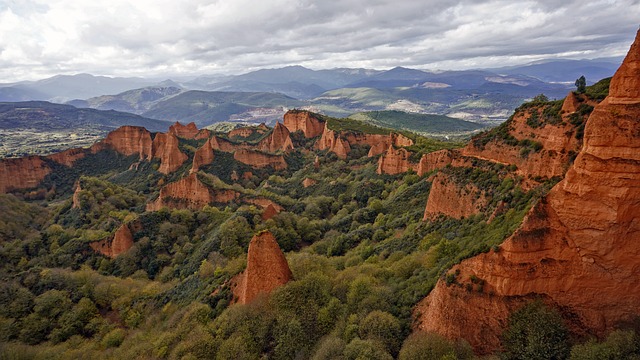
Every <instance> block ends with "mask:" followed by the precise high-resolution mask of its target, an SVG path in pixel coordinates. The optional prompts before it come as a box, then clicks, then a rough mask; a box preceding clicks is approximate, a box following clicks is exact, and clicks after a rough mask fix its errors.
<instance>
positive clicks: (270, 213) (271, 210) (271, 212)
mask: <svg viewBox="0 0 640 360" xmlns="http://www.w3.org/2000/svg"><path fill="white" fill-rule="evenodd" d="M278 213H280V211H278V209H276V208H275V207H273V205H271V204H269V205H268V206H267V207H266V208H264V211H263V212H262V216H261V218H262V221H267V220H269V219H271V218H272V217H274V216H276V215H278Z"/></svg>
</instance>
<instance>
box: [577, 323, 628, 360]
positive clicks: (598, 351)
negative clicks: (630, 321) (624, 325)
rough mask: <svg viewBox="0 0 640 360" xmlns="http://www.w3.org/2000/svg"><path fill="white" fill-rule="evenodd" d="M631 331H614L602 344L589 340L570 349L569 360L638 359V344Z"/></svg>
mask: <svg viewBox="0 0 640 360" xmlns="http://www.w3.org/2000/svg"><path fill="white" fill-rule="evenodd" d="M639 340H640V339H638V336H637V335H636V333H635V332H634V331H632V330H628V331H623V330H616V331H614V332H612V333H611V334H609V336H607V340H606V341H604V342H601V343H599V342H597V341H595V340H590V341H588V342H587V343H585V344H580V345H576V346H574V347H573V349H571V357H570V359H571V360H614V359H615V360H626V359H629V360H631V359H638V358H640V343H639Z"/></svg>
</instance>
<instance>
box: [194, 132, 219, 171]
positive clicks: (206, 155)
mask: <svg viewBox="0 0 640 360" xmlns="http://www.w3.org/2000/svg"><path fill="white" fill-rule="evenodd" d="M213 158H214V154H213V147H212V146H211V139H208V140H207V141H206V142H205V143H204V144H203V145H202V146H201V147H200V148H198V150H196V153H195V154H194V155H193V164H192V165H191V170H190V171H189V172H190V173H194V172H197V171H198V170H199V169H200V167H201V166H204V165H209V164H211V163H213Z"/></svg>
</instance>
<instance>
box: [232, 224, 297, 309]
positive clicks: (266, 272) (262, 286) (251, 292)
mask: <svg viewBox="0 0 640 360" xmlns="http://www.w3.org/2000/svg"><path fill="white" fill-rule="evenodd" d="M242 277H243V278H242V279H241V281H240V285H239V286H238V287H237V288H236V290H235V291H234V292H235V295H236V297H237V299H238V302H239V303H241V304H247V303H250V302H251V301H253V300H254V299H255V298H256V297H257V296H258V295H260V294H269V293H271V292H272V291H273V290H275V289H277V288H279V287H280V286H282V285H284V284H286V283H287V282H289V281H290V280H291V279H292V277H293V275H292V273H291V270H290V269H289V264H288V263H287V259H286V258H285V257H284V253H282V250H280V246H278V242H277V241H276V238H275V237H274V236H273V234H271V232H269V231H268V230H265V231H262V232H259V233H258V234H256V235H255V236H254V237H253V238H252V239H251V242H250V243H249V251H248V253H247V269H246V270H245V271H244V273H243V275H242Z"/></svg>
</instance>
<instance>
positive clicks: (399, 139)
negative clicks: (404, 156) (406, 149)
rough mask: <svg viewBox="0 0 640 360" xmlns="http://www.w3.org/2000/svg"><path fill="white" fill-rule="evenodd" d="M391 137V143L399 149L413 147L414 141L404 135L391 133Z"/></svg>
mask: <svg viewBox="0 0 640 360" xmlns="http://www.w3.org/2000/svg"><path fill="white" fill-rule="evenodd" d="M389 137H390V138H391V143H392V144H393V145H395V146H397V147H401V146H411V145H413V140H411V139H409V138H408V137H406V136H404V135H402V134H395V133H391V134H389Z"/></svg>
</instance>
